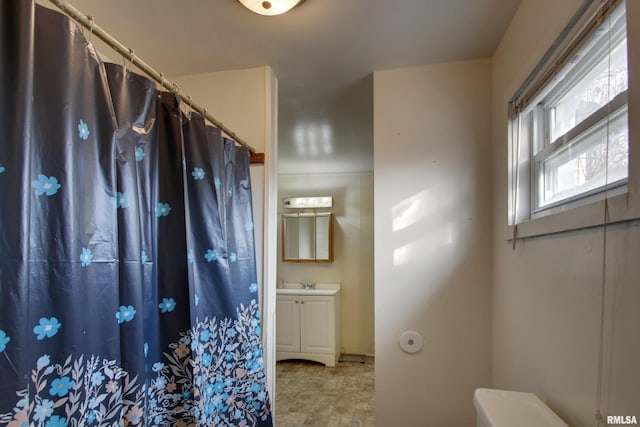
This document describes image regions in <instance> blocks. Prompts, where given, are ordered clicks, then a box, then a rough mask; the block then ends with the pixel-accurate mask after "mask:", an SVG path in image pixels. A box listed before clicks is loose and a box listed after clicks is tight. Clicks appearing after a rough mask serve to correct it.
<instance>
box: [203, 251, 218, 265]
mask: <svg viewBox="0 0 640 427" xmlns="http://www.w3.org/2000/svg"><path fill="white" fill-rule="evenodd" d="M204 257H205V259H206V260H207V262H213V261H215V260H217V259H218V250H217V249H208V250H207V253H206V254H204Z"/></svg>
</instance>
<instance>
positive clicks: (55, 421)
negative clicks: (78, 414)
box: [44, 415, 69, 427]
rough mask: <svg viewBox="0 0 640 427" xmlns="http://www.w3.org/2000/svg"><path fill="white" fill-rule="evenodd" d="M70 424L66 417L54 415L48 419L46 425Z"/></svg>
mask: <svg viewBox="0 0 640 427" xmlns="http://www.w3.org/2000/svg"><path fill="white" fill-rule="evenodd" d="M68 425H69V424H68V421H67V419H66V418H64V417H60V416H58V415H54V416H53V417H51V418H50V419H49V421H47V423H46V424H45V425H44V427H67V426H68Z"/></svg>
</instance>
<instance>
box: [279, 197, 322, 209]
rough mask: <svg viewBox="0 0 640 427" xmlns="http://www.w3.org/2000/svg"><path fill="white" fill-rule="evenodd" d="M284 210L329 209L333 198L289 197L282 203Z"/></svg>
mask: <svg viewBox="0 0 640 427" xmlns="http://www.w3.org/2000/svg"><path fill="white" fill-rule="evenodd" d="M282 207H283V208H285V209H305V208H309V209H312V208H331V207H333V197H290V198H288V199H284V200H283V201H282Z"/></svg>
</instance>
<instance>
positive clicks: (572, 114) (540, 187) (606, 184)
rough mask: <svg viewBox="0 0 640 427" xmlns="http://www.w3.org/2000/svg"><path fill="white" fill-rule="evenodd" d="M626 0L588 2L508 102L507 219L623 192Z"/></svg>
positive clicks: (523, 218)
mask: <svg viewBox="0 0 640 427" xmlns="http://www.w3.org/2000/svg"><path fill="white" fill-rule="evenodd" d="M626 34H627V32H626V17H625V8H624V1H616V0H609V1H605V2H600V1H595V0H594V1H586V2H585V3H584V4H583V6H582V7H581V10H580V11H578V14H577V15H576V16H575V17H574V18H573V19H572V21H571V22H570V23H569V25H568V26H567V28H565V30H564V31H563V33H562V34H561V36H560V37H559V38H558V39H557V40H556V42H555V43H554V46H553V47H552V48H551V49H550V51H549V52H547V54H546V55H545V58H543V61H542V62H541V63H540V64H539V65H538V66H537V67H536V69H535V70H534V72H533V73H532V74H531V76H530V77H529V78H528V79H527V81H526V82H525V83H524V84H523V86H522V87H521V88H520V90H519V91H518V92H517V93H516V95H514V97H513V98H512V100H511V103H510V121H509V139H510V142H509V151H510V152H509V158H510V165H509V188H510V197H509V224H510V225H514V224H519V223H522V222H526V221H529V220H531V219H535V218H538V217H541V216H544V215H548V214H551V213H554V212H557V211H559V210H566V209H568V208H571V207H575V206H579V205H581V204H585V203H589V202H591V201H593V200H594V199H598V198H599V199H602V198H603V197H605V196H607V195H611V194H615V193H616V192H624V191H625V188H626V187H625V186H626V183H627V178H628V174H629V134H628V113H627V92H628V81H629V79H628V68H627V62H628V61H627V35H626Z"/></svg>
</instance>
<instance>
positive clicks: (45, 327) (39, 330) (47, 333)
mask: <svg viewBox="0 0 640 427" xmlns="http://www.w3.org/2000/svg"><path fill="white" fill-rule="evenodd" d="M60 326H62V324H61V323H60V322H58V319H56V318H55V317H52V318H50V319H47V318H46V317H42V318H41V319H40V324H39V325H37V326H35V327H34V328H33V333H34V334H36V335H37V338H38V340H39V341H41V340H43V339H44V338H45V337H47V338H51V337H52V336H54V335H55V334H57V333H58V329H60Z"/></svg>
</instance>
